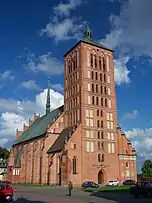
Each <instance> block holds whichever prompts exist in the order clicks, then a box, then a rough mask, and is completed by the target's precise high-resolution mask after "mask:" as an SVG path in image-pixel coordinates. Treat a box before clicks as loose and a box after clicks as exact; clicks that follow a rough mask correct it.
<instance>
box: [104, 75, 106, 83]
mask: <svg viewBox="0 0 152 203" xmlns="http://www.w3.org/2000/svg"><path fill="white" fill-rule="evenodd" d="M104 82H106V74H104Z"/></svg>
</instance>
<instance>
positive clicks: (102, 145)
mask: <svg viewBox="0 0 152 203" xmlns="http://www.w3.org/2000/svg"><path fill="white" fill-rule="evenodd" d="M101 148H102V150H104V143H103V142H102V143H101Z"/></svg>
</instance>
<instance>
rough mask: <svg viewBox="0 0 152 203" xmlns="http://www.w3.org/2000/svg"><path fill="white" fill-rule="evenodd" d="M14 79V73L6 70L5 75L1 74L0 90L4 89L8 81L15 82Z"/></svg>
mask: <svg viewBox="0 0 152 203" xmlns="http://www.w3.org/2000/svg"><path fill="white" fill-rule="evenodd" d="M14 78H15V76H14V75H12V72H11V71H9V70H6V71H4V72H3V73H0V89H1V88H3V87H4V86H5V85H6V84H7V82H8V81H13V80H14Z"/></svg>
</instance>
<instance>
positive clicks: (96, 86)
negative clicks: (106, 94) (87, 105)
mask: <svg viewBox="0 0 152 203" xmlns="http://www.w3.org/2000/svg"><path fill="white" fill-rule="evenodd" d="M96 93H98V85H96Z"/></svg>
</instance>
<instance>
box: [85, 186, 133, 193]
mask: <svg viewBox="0 0 152 203" xmlns="http://www.w3.org/2000/svg"><path fill="white" fill-rule="evenodd" d="M130 187H131V186H117V187H106V186H103V187H99V188H86V189H84V191H85V192H128V191H129V189H130Z"/></svg>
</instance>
